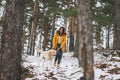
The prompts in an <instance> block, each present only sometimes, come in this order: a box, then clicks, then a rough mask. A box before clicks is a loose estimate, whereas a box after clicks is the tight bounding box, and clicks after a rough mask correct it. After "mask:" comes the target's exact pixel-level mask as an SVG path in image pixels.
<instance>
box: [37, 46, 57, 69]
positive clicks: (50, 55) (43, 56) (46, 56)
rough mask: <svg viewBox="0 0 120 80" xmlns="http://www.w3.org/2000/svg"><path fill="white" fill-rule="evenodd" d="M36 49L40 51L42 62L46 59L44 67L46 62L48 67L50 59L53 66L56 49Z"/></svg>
mask: <svg viewBox="0 0 120 80" xmlns="http://www.w3.org/2000/svg"><path fill="white" fill-rule="evenodd" d="M35 50H36V51H38V52H40V53H41V54H40V58H39V59H40V62H41V61H42V59H44V61H43V67H44V63H46V65H47V66H46V68H47V67H48V62H49V61H50V65H51V66H52V59H53V57H54V55H56V50H53V49H50V50H48V51H42V50H40V49H39V48H35Z"/></svg>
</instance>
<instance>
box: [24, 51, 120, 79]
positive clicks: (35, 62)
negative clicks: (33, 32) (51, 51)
mask: <svg viewBox="0 0 120 80" xmlns="http://www.w3.org/2000/svg"><path fill="white" fill-rule="evenodd" d="M72 55H73V53H72V52H70V53H63V58H62V61H61V64H60V68H57V67H56V66H52V67H51V66H50V65H47V66H48V69H46V68H45V66H44V67H43V66H42V65H41V64H42V62H40V61H39V56H30V55H26V54H24V55H22V61H23V63H22V65H23V66H24V67H25V68H27V69H29V72H30V73H31V74H33V75H34V76H33V77H32V78H29V77H28V78H26V80H80V79H79V78H80V77H81V76H83V73H82V72H81V70H80V68H79V65H78V60H77V58H76V57H72ZM53 60H54V59H53ZM52 64H53V63H52ZM94 79H95V80H120V57H113V58H112V60H109V59H107V58H106V57H103V56H102V55H101V54H97V53H94Z"/></svg>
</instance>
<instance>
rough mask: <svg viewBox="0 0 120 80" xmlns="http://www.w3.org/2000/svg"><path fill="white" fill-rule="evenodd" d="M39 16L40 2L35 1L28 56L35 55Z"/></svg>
mask: <svg viewBox="0 0 120 80" xmlns="http://www.w3.org/2000/svg"><path fill="white" fill-rule="evenodd" d="M37 14H38V2H37V1H35V3H34V10H33V19H32V24H31V32H30V39H29V46H28V52H27V53H28V54H32V55H34V47H35V33H36V23H37Z"/></svg>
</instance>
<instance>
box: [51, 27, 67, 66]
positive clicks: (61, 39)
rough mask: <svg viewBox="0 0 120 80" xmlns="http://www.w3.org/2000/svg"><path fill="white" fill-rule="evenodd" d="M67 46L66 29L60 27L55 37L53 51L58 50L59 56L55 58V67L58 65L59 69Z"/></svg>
mask: <svg viewBox="0 0 120 80" xmlns="http://www.w3.org/2000/svg"><path fill="white" fill-rule="evenodd" d="M65 44H66V33H65V28H64V27H60V28H59V30H58V31H57V32H56V33H55V35H54V37H53V45H52V49H55V50H57V54H56V56H55V61H54V66H55V65H56V64H57V67H59V66H60V62H61V59H62V54H63V52H64V51H65Z"/></svg>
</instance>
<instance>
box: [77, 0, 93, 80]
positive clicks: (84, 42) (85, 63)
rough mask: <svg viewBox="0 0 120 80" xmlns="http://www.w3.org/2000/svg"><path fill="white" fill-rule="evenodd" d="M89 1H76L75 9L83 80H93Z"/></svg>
mask: <svg viewBox="0 0 120 80" xmlns="http://www.w3.org/2000/svg"><path fill="white" fill-rule="evenodd" d="M91 1H92V0H78V7H77V11H78V27H79V43H78V44H79V50H78V52H79V54H78V60H79V63H80V65H81V67H82V68H83V70H84V77H83V78H84V80H94V71H93V41H92V40H93V38H92V35H93V34H92V30H93V29H92V20H91Z"/></svg>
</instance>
